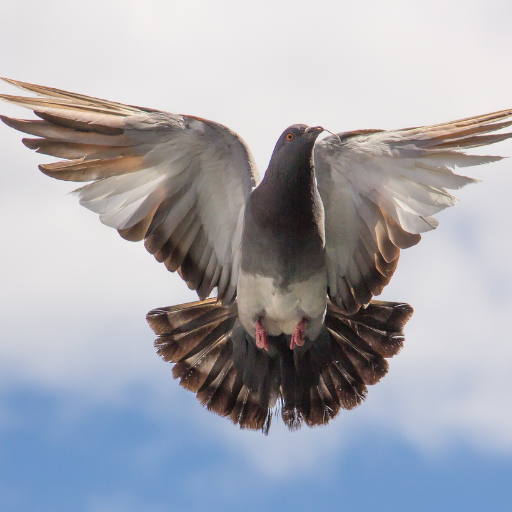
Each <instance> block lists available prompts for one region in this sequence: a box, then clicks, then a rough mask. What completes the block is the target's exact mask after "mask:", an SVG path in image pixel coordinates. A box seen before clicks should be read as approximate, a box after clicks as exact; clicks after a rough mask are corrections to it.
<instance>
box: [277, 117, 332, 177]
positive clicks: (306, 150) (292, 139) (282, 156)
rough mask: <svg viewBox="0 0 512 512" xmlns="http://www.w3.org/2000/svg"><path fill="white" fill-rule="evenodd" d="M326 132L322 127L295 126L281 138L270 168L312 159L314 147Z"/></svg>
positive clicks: (288, 129) (287, 130)
mask: <svg viewBox="0 0 512 512" xmlns="http://www.w3.org/2000/svg"><path fill="white" fill-rule="evenodd" d="M323 131H324V129H323V128H322V127H321V126H307V125H305V124H293V125H291V126H289V127H288V128H286V130H285V131H284V132H283V133H282V134H281V136H280V137H279V139H278V141H277V144H276V147H275V148H274V152H273V153H272V158H271V159H270V165H269V167H270V166H273V165H279V163H282V162H287V163H289V164H293V163H294V162H295V161H297V162H298V161H304V159H308V160H309V159H310V158H311V154H312V152H313V146H314V145H315V141H316V139H317V137H318V136H319V135H320V134H321V133H322V132H323Z"/></svg>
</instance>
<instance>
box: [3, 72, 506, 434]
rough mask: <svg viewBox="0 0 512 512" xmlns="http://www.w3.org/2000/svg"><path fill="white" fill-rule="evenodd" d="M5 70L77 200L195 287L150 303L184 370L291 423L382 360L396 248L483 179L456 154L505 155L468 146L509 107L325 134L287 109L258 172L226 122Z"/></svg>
mask: <svg viewBox="0 0 512 512" xmlns="http://www.w3.org/2000/svg"><path fill="white" fill-rule="evenodd" d="M6 81H7V82H8V83H10V84H12V85H14V86H16V87H19V88H21V89H24V90H26V91H29V92H32V93H35V94H36V95H37V96H36V97H24V96H9V95H0V98H1V99H3V100H5V101H8V102H10V103H13V104H16V105H19V106H22V107H26V108H29V109H32V110H33V111H34V113H35V114H36V115H37V117H38V119H35V120H34V119H33V120H20V119H11V118H7V117H5V116H1V119H2V121H3V122H4V123H5V124H7V125H8V126H10V127H12V128H14V129H17V130H20V131H22V132H24V133H27V134H30V135H32V136H33V137H35V138H26V139H23V143H24V144H25V145H26V146H27V147H29V148H30V149H33V150H35V151H37V152H39V153H43V154H46V155H52V156H55V157H58V158H61V159H63V160H61V161H59V162H55V163H50V164H44V165H41V166H40V169H41V171H42V172H43V173H45V174H47V175H48V176H50V177H53V178H57V179H61V180H68V181H76V182H84V183H85V185H84V186H83V187H82V188H80V189H78V190H77V191H76V193H77V195H78V196H79V198H80V204H82V205H83V206H85V207H86V208H88V209H90V210H91V211H93V212H95V213H97V214H99V217H100V220H101V222H103V223H104V224H106V225H107V226H110V227H113V228H115V229H116V230H117V231H118V232H119V234H120V235H121V236H122V237H123V238H125V239H127V240H130V241H141V240H144V245H145V247H146V249H147V250H148V251H149V252H150V253H151V254H153V255H154V257H155V258H156V259H157V261H159V262H162V263H164V264H165V266H166V268H167V269H168V270H169V271H173V272H174V271H178V272H179V274H180V276H181V277H182V278H183V279H184V280H185V281H186V282H187V284H188V285H189V287H190V288H191V289H193V290H196V291H197V293H198V295H199V298H200V299H201V300H200V301H199V302H196V303H191V304H182V305H178V306H172V307H169V308H161V309H156V310H153V311H151V312H150V313H149V314H148V317H147V318H148V322H149V323H150V325H151V327H152V328H153V330H154V331H155V333H156V334H157V335H158V339H157V340H156V342H155V345H156V347H157V350H158V352H159V354H160V355H161V356H162V357H163V358H164V359H165V360H166V361H171V362H173V363H176V364H175V366H174V368H173V374H174V376H175V377H176V378H179V379H180V383H181V385H182V386H183V387H185V388H186V389H189V390H191V391H192V392H194V393H196V394H197V397H198V399H199V400H200V401H201V403H202V404H203V405H205V406H206V407H207V408H208V409H210V410H212V411H214V412H216V413H218V414H220V415H222V416H226V417H229V418H230V419H231V420H232V421H233V422H235V423H237V424H239V425H240V426H241V427H243V428H253V429H262V430H263V431H264V432H268V429H269V427H270V422H271V419H272V416H273V414H274V412H275V411H276V410H277V409H278V408H279V406H280V407H281V415H282V418H283V420H284V421H285V423H286V424H287V425H288V426H289V427H290V428H291V429H295V428H298V427H299V426H300V425H301V423H302V422H305V423H306V424H307V425H308V426H315V425H320V424H325V423H327V422H328V421H329V420H330V419H331V418H333V417H335V416H336V415H337V414H338V412H339V411H340V409H342V408H345V409H350V408H352V407H354V406H356V405H358V404H359V403H360V402H361V400H363V399H364V397H365V395H366V392H367V387H366V386H367V385H372V384H375V383H376V382H378V380H379V379H380V378H382V376H384V375H385V374H386V372H387V368H388V367H387V363H386V360H385V359H386V358H388V357H392V356H393V355H395V354H396V353H397V352H398V351H399V350H400V348H401V346H402V344H403V327H404V325H405V323H406V322H407V320H408V319H409V317H410V315H411V314H412V308H411V307H410V306H408V305H406V304H401V303H386V302H379V301H375V300H373V297H374V296H375V295H378V294H380V293H381V292H382V290H383V288H384V287H385V286H386V285H387V284H388V283H389V281H390V279H391V277H392V275H393V273H394V271H395V269H396V267H397V263H398V258H399V255H400V249H405V248H407V247H411V246H412V245H415V244H417V243H418V242H419V241H420V239H421V233H423V232H426V231H430V230H433V229H435V228H436V227H437V225H438V221H437V220H436V219H435V218H434V217H433V215H435V214H436V213H438V212H439V211H441V210H443V209H445V208H447V207H449V206H453V205H454V204H455V203H456V199H455V198H454V197H453V196H452V195H451V194H450V193H448V191H447V189H458V188H461V187H463V186H465V185H467V184H469V183H473V182H475V180H473V179H471V178H468V177H465V176H460V175H458V174H456V173H455V172H454V169H455V168H456V167H464V166H472V165H479V164H483V163H489V162H493V161H496V160H499V159H500V157H493V156H476V155H466V154H465V153H464V152H463V150H465V149H466V148H474V147H479V146H485V145H489V144H492V143H495V142H499V141H501V140H504V139H506V138H509V137H512V133H496V132H497V131H498V130H501V129H503V128H507V127H509V126H510V125H512V121H510V118H511V117H512V110H504V111H500V112H495V113H491V114H486V115H483V116H476V117H471V118H467V119H462V120H459V121H454V122H450V123H443V124H439V125H433V126H426V127H417V128H408V129H404V130H395V131H384V130H358V131H355V132H346V133H339V134H338V135H331V136H328V137H326V138H324V139H323V140H320V141H316V139H317V137H318V135H319V134H320V133H321V131H322V129H321V128H320V127H313V128H308V127H307V126H305V125H292V126H290V127H289V128H288V129H287V130H285V131H284V132H283V134H282V136H281V137H280V139H279V140H278V142H277V144H276V148H275V150H274V153H273V155H272V158H271V161H270V164H269V167H268V170H267V172H266V173H265V176H264V178H263V180H262V181H261V183H260V178H259V175H258V172H257V170H256V166H255V164H254V160H253V158H252V156H251V153H250V151H249V149H248V147H247V145H246V144H245V142H244V141H243V140H242V139H241V138H240V137H239V136H238V135H237V134H235V133H234V132H232V131H231V130H229V129H228V128H226V127H224V126H222V125H220V124H218V123H215V122H212V121H208V120H205V119H201V118H197V117H194V116H186V115H177V114H169V113H166V112H161V111H158V110H154V109H149V108H141V107H135V106H131V105H124V104H120V103H115V102H111V101H107V100H102V99H98V98H92V97H89V96H84V95H80V94H75V93H70V92H66V91H62V90H59V89H53V88H49V87H43V86H37V85H32V84H27V83H23V82H16V81H14V80H6ZM315 141H316V142H315ZM214 289H217V299H207V297H208V296H209V295H210V294H211V293H212V291H213V290H214Z"/></svg>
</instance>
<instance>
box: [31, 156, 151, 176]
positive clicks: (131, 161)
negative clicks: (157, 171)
mask: <svg viewBox="0 0 512 512" xmlns="http://www.w3.org/2000/svg"><path fill="white" fill-rule="evenodd" d="M146 167H147V164H146V163H145V162H144V160H143V158H142V157H141V156H126V157H122V156H119V157H117V158H112V159H110V160H85V159H80V160H72V161H70V162H66V161H62V162H55V163H53V164H41V165H40V166H39V169H40V170H41V172H42V173H44V174H46V175H47V176H50V177H52V178H56V179H58V180H65V181H94V180H100V179H104V178H109V177H110V176H119V175H121V174H128V173H132V172H137V171H140V170H142V169H145V168H146Z"/></svg>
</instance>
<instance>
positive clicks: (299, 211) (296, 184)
mask: <svg viewBox="0 0 512 512" xmlns="http://www.w3.org/2000/svg"><path fill="white" fill-rule="evenodd" d="M258 189H259V194H261V196H262V199H263V198H264V199H263V200H262V202H261V205H262V206H263V207H264V209H265V210H266V213H267V214H268V215H271V216H274V215H276V214H280V215H283V214H284V216H283V218H289V217H292V218H294V219H296V220H297V221H300V219H302V218H303V217H304V216H311V215H312V212H313V209H314V208H313V207H314V205H315V203H316V202H317V200H318V190H317V187H316V179H315V170H314V167H313V165H312V163H311V160H310V159H306V160H303V161H302V164H301V165H298V166H296V167H290V166H287V167H286V168H282V167H281V168H280V167H278V166H273V165H272V162H271V163H270V165H269V168H268V169H267V172H266V173H265V176H264V178H263V180H262V182H261V184H260V186H259V187H258ZM259 194H258V195H259Z"/></svg>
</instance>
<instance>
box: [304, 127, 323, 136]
mask: <svg viewBox="0 0 512 512" xmlns="http://www.w3.org/2000/svg"><path fill="white" fill-rule="evenodd" d="M323 131H324V129H323V128H322V127H321V126H308V127H307V128H306V130H305V131H304V133H313V132H318V133H319V134H320V133H321V132H323Z"/></svg>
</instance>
